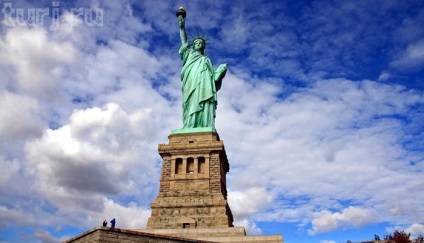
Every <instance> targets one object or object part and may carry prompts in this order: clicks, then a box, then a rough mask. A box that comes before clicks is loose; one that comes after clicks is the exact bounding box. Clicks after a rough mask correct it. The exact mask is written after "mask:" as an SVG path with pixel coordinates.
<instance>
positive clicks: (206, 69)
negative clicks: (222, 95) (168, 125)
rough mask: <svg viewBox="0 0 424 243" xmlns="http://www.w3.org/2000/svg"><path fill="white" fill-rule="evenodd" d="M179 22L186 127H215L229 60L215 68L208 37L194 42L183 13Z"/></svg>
mask: <svg viewBox="0 0 424 243" xmlns="http://www.w3.org/2000/svg"><path fill="white" fill-rule="evenodd" d="M178 23H179V26H180V37H181V47H180V50H179V54H180V55H181V59H182V61H183V68H182V70H181V84H182V93H183V104H182V107H183V114H182V117H183V129H187V128H202V127H210V128H213V130H215V111H216V106H217V104H218V99H217V91H218V90H219V89H220V88H221V83H222V79H223V78H224V77H225V74H226V72H227V64H221V65H220V66H219V67H218V68H217V69H215V68H214V67H213V65H212V61H211V60H210V59H209V58H208V57H207V56H206V55H205V48H206V42H205V40H204V39H203V38H201V37H198V38H195V39H194V40H193V43H192V45H190V44H189V42H188V41H187V34H186V30H185V20H184V18H183V17H182V16H179V17H178ZM174 131H176V130H174Z"/></svg>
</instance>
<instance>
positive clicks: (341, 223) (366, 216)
mask: <svg viewBox="0 0 424 243" xmlns="http://www.w3.org/2000/svg"><path fill="white" fill-rule="evenodd" d="M374 217H375V212H374V210H371V209H362V208H357V207H353V206H350V207H348V208H345V209H343V210H342V211H341V212H336V213H331V212H330V211H327V210H325V211H322V212H319V213H316V216H315V218H314V219H313V220H312V229H311V230H308V234H310V235H315V234H318V233H324V232H330V231H333V230H336V229H338V228H340V227H350V226H353V227H355V228H358V227H361V226H363V225H365V224H369V223H371V222H374V220H375V219H374Z"/></svg>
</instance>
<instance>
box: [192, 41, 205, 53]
mask: <svg viewBox="0 0 424 243" xmlns="http://www.w3.org/2000/svg"><path fill="white" fill-rule="evenodd" d="M192 45H193V49H194V50H196V51H199V52H200V53H202V54H205V49H206V40H205V39H203V38H202V37H196V38H194V39H193V42H192Z"/></svg>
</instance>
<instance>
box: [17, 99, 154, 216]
mask: <svg viewBox="0 0 424 243" xmlns="http://www.w3.org/2000/svg"><path fill="white" fill-rule="evenodd" d="M148 118H149V112H148V111H146V110H140V111H138V112H134V113H131V114H128V113H126V112H125V111H123V110H122V109H121V108H120V107H119V106H118V105H116V104H108V105H106V106H105V107H104V108H103V109H100V108H90V109H86V110H76V111H74V113H73V114H72V116H71V118H70V123H69V124H68V125H65V126H62V127H60V128H59V129H56V130H51V129H50V130H47V131H46V132H45V134H44V135H43V136H42V138H40V139H36V140H33V141H31V142H28V143H27V145H26V148H25V150H26V159H27V164H28V169H29V171H31V172H32V174H33V175H34V176H35V178H36V182H35V184H34V190H36V191H38V192H40V193H42V194H44V195H45V196H46V198H47V199H48V200H49V202H50V203H52V204H53V205H54V206H55V207H57V208H59V209H60V210H61V211H63V212H66V213H72V212H73V213H76V212H80V213H81V212H93V211H102V210H103V209H104V208H105V204H104V203H103V200H104V197H105V196H108V195H109V196H113V195H117V194H119V193H120V192H121V191H124V192H126V191H127V190H134V191H133V192H134V193H136V191H137V189H136V188H133V186H134V181H133V180H134V179H135V178H138V175H136V173H137V171H143V170H144V171H145V172H140V174H142V175H145V174H146V173H150V174H153V173H155V172H153V171H151V169H149V167H148V166H147V165H146V163H145V161H143V160H141V159H140V158H141V155H140V154H139V152H138V151H143V146H142V145H141V144H140V141H143V140H145V139H146V137H147V136H148V135H146V133H147V132H150V131H149V128H150V127H151V125H149V122H148ZM149 171H150V172H149ZM88 195H90V196H89V197H88ZM70 202H72V203H70ZM70 205H72V206H70Z"/></svg>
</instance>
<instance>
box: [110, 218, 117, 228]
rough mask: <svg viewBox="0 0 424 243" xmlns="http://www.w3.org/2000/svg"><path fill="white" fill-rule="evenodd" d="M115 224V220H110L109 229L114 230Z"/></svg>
mask: <svg viewBox="0 0 424 243" xmlns="http://www.w3.org/2000/svg"><path fill="white" fill-rule="evenodd" d="M115 224H116V220H115V219H112V220H111V221H110V227H111V228H115Z"/></svg>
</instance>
